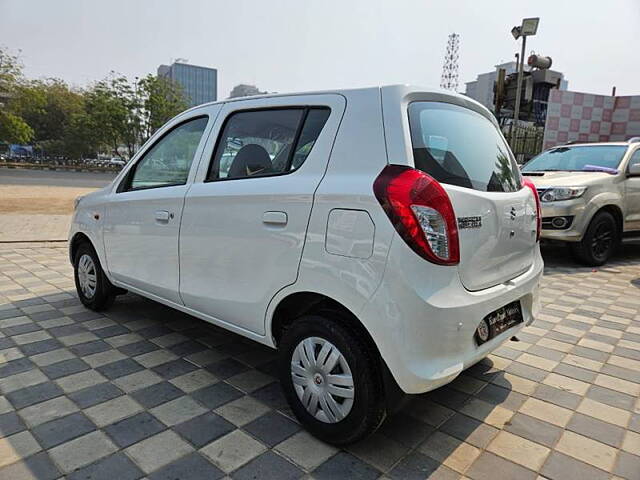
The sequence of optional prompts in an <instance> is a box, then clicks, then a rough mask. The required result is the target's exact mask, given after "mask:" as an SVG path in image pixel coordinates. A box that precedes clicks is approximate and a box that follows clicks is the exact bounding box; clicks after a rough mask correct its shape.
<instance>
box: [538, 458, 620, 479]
mask: <svg viewBox="0 0 640 480" xmlns="http://www.w3.org/2000/svg"><path fill="white" fill-rule="evenodd" d="M541 473H542V475H544V476H545V477H546V478H549V479H550V480H566V479H568V478H580V479H587V478H588V479H590V480H591V479H593V480H606V479H608V478H610V476H609V474H608V473H607V472H605V471H603V470H600V469H598V468H595V467H593V466H591V465H588V464H586V463H583V462H581V461H579V460H576V459H575V458H572V457H568V456H567V455H563V454H562V453H559V452H551V455H549V458H548V459H547V462H546V463H545V465H544V467H543V468H542V471H541Z"/></svg>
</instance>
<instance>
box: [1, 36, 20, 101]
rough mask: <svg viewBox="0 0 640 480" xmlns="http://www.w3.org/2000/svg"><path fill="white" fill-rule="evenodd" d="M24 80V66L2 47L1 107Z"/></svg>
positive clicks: (16, 57) (15, 56)
mask: <svg viewBox="0 0 640 480" xmlns="http://www.w3.org/2000/svg"><path fill="white" fill-rule="evenodd" d="M22 78H23V77H22V64H21V63H20V59H19V58H18V56H17V55H13V54H11V53H9V52H8V51H7V50H6V49H5V48H3V47H0V106H2V104H4V103H5V101H6V100H7V99H8V98H10V95H11V93H12V92H13V90H14V88H15V87H16V86H17V85H18V83H19V82H20V81H21V80H22Z"/></svg>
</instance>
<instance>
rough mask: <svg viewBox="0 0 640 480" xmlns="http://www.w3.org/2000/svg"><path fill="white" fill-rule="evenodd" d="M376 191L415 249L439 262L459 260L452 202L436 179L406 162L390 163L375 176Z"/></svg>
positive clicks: (398, 229)
mask: <svg viewBox="0 0 640 480" xmlns="http://www.w3.org/2000/svg"><path fill="white" fill-rule="evenodd" d="M373 192H374V194H375V196H376V198H377V199H378V201H379V202H380V205H382V208H383V209H384V211H385V212H386V213H387V216H388V217H389V219H390V220H391V223H392V224H393V226H394V227H395V229H396V231H397V232H398V233H399V234H400V236H401V237H402V238H403V239H404V241H405V242H406V243H407V245H409V247H411V249H412V250H413V251H414V252H416V253H417V254H418V255H420V256H421V257H422V258H424V259H425V260H428V261H430V262H433V263H436V264H438V265H457V264H458V263H459V262H460V244H459V241H458V226H457V224H456V217H455V214H454V212H453V206H452V205H451V200H450V199H449V195H447V192H446V191H445V190H444V188H442V185H440V184H439V183H438V182H437V181H436V180H434V179H433V178H432V177H430V176H429V175H427V174H426V173H424V172H421V171H420V170H416V169H413V168H410V167H407V166H402V165H387V166H386V167H385V168H384V170H382V172H381V173H380V175H378V178H376V180H375V182H374V184H373Z"/></svg>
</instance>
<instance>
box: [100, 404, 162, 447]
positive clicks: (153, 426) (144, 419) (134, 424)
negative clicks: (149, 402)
mask: <svg viewBox="0 0 640 480" xmlns="http://www.w3.org/2000/svg"><path fill="white" fill-rule="evenodd" d="M166 428H167V427H166V426H165V425H164V424H162V422H160V421H159V420H157V419H156V418H155V417H154V416H153V415H151V414H150V413H148V412H142V413H138V414H137V415H134V416H132V417H129V418H125V419H124V420H120V421H119V422H115V423H113V424H111V425H109V426H107V427H105V429H104V431H105V432H106V433H107V435H109V436H110V437H111V439H112V440H113V441H114V442H115V443H116V445H118V446H119V447H120V448H126V447H128V446H130V445H133V444H134V443H137V442H139V441H140V440H144V439H145V438H148V437H150V436H152V435H155V434H157V433H160V432H162V431H163V430H165V429H166Z"/></svg>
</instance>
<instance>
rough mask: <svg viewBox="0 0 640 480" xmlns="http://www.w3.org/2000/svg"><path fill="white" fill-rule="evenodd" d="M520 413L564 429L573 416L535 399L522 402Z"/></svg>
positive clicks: (564, 409)
mask: <svg viewBox="0 0 640 480" xmlns="http://www.w3.org/2000/svg"><path fill="white" fill-rule="evenodd" d="M520 412H522V413H524V414H526V415H529V416H530V417H535V418H537V419H539V420H544V421H545V422H549V423H552V424H554V425H558V426H560V427H564V426H565V425H566V424H567V423H568V422H569V419H570V418H571V415H573V412H572V411H571V410H568V409H566V408H563V407H559V406H557V405H553V404H551V403H549V402H544V401H541V400H538V399H536V398H529V399H528V400H527V401H526V402H524V404H523V405H522V408H521V409H520Z"/></svg>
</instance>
